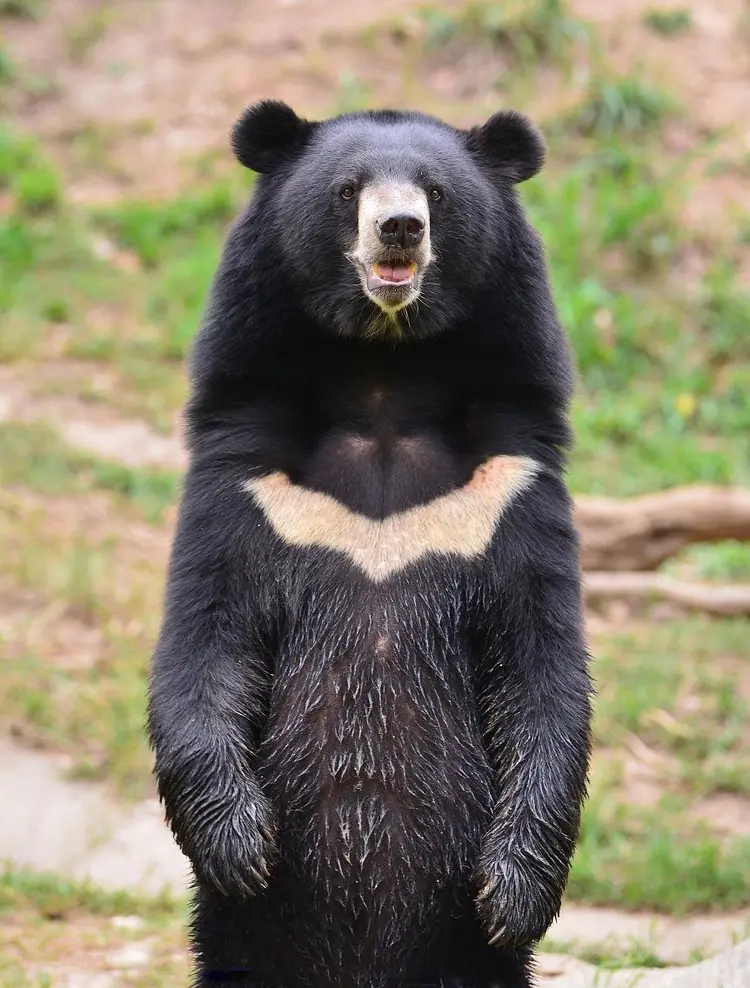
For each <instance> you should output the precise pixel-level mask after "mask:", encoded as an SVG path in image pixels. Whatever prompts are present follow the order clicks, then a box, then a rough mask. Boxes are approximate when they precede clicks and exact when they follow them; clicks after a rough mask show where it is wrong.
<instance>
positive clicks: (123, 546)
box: [0, 491, 167, 797]
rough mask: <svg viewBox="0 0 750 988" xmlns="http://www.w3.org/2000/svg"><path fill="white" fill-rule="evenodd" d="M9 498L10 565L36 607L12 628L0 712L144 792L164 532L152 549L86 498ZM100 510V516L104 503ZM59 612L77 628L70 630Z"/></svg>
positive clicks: (27, 732) (7, 633) (0, 527)
mask: <svg viewBox="0 0 750 988" xmlns="http://www.w3.org/2000/svg"><path fill="white" fill-rule="evenodd" d="M2 507H3V510H2V512H0V542H1V543H2V545H3V570H4V576H5V578H6V580H7V581H8V582H9V583H10V584H11V585H12V586H14V587H16V588H18V589H19V590H20V591H23V592H24V593H26V594H27V595H28V594H31V595H32V599H33V601H34V602H35V606H34V608H33V609H32V610H30V611H27V612H25V614H24V615H20V616H19V618H18V620H17V621H16V622H14V624H13V626H12V627H11V628H8V629H4V630H3V662H2V663H0V698H1V700H0V716H2V718H3V721H4V722H5V723H7V724H9V725H10V726H11V728H12V729H14V730H15V731H16V732H17V733H18V734H19V735H20V736H23V737H24V738H26V739H27V740H33V742H34V743H36V744H42V745H51V746H54V747H55V748H57V749H58V750H63V751H67V752H69V753H70V754H71V755H72V757H73V760H74V770H73V772H74V774H76V775H83V776H86V777H88V778H99V779H101V778H106V779H107V780H108V781H110V782H111V783H112V784H113V785H115V786H116V787H117V788H118V789H119V790H120V791H121V792H122V793H123V794H124V795H127V796H130V795H132V796H138V797H142V796H143V795H144V794H145V793H146V792H148V791H149V786H150V777H151V767H152V757H151V754H150V752H149V750H148V747H147V745H146V741H145V737H144V731H143V724H144V717H145V694H146V673H147V664H148V657H149V655H150V653H151V651H152V649H153V645H154V642H155V640H156V637H157V634H158V623H159V615H160V610H161V608H160V602H161V599H162V592H163V580H164V571H165V566H166V548H167V547H166V545H165V543H164V539H163V538H162V539H159V538H158V537H157V535H156V533H155V535H154V541H153V545H152V546H151V547H150V548H146V547H144V546H143V544H142V543H141V542H140V541H138V540H136V541H134V542H133V541H131V535H130V529H129V527H128V526H127V525H126V524H122V521H123V520H122V519H121V518H119V517H118V516H117V515H116V514H113V515H112V517H111V518H110V519H109V521H107V520H106V519H104V524H102V523H101V522H100V523H99V524H98V525H97V526H92V525H91V524H90V523H87V522H86V520H85V519H86V515H87V505H86V503H85V502H82V503H81V505H80V507H81V515H80V517H78V518H76V516H74V517H73V518H72V519H69V518H66V512H65V511H63V515H62V518H58V516H57V511H53V512H52V513H51V514H50V513H48V512H47V511H46V510H45V502H44V501H40V500H35V499H33V498H32V499H29V498H28V496H25V495H24V494H17V493H15V492H12V491H8V492H4V494H3V504H2ZM93 514H94V515H95V516H98V517H99V518H100V519H101V505H99V506H94V511H93ZM61 617H62V618H64V619H65V620H66V621H67V622H68V625H69V627H70V630H69V631H68V632H65V631H64V630H63V633H62V635H63V636H62V638H60V637H59V635H58V633H57V627H58V626H57V621H59V620H60V618H61ZM71 622H72V624H71ZM84 632H85V635H84V637H83V638H82V639H81V641H82V642H88V644H87V645H86V648H85V650H84V652H81V650H80V648H79V647H78V636H79V635H80V634H82V633H84ZM71 635H73V638H72V640H71Z"/></svg>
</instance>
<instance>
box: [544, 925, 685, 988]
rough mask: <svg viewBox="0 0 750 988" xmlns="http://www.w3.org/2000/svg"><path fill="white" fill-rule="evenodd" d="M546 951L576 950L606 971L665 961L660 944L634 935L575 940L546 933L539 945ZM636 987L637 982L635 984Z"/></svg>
mask: <svg viewBox="0 0 750 988" xmlns="http://www.w3.org/2000/svg"><path fill="white" fill-rule="evenodd" d="M539 949H540V950H541V951H542V952H543V953H549V954H573V955H575V956H576V957H578V958H580V960H582V961H586V962H587V963H589V964H593V965H594V966H595V967H598V968H600V969H601V970H603V971H621V970H623V969H627V968H632V967H646V968H662V967H666V966H667V965H666V962H665V961H664V960H662V958H661V957H660V956H659V954H658V945H656V944H650V943H644V942H641V941H639V940H636V939H632V940H630V941H629V942H627V943H626V944H620V943H617V944H610V943H609V942H607V941H605V942H603V943H599V944H589V945H585V944H576V943H569V942H567V941H560V940H556V939H554V938H553V937H545V938H544V940H542V942H541V943H540V945H539ZM634 988H635V986H634Z"/></svg>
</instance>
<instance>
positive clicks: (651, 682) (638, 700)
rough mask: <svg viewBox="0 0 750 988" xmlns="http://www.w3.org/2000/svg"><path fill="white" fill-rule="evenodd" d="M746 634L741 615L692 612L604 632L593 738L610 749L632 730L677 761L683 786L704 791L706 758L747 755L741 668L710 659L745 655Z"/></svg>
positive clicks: (597, 666) (731, 758) (597, 672)
mask: <svg viewBox="0 0 750 988" xmlns="http://www.w3.org/2000/svg"><path fill="white" fill-rule="evenodd" d="M746 633H747V628H746V623H745V622H744V621H742V620H729V619H727V620H708V619H705V618H699V617H691V618H684V619H681V620H675V621H665V622H663V623H661V624H658V625H654V626H645V627H641V626H638V627H636V628H633V629H630V630H627V631H623V632H621V633H616V632H613V633H612V634H610V635H608V636H607V638H606V639H605V640H603V641H601V642H599V643H598V646H597V649H596V660H595V664H594V670H595V675H596V679H597V681H598V684H599V697H598V703H597V711H596V724H595V730H596V737H597V739H598V741H599V742H600V743H602V744H604V745H605V746H607V747H608V748H614V747H617V746H619V745H622V743H623V741H624V740H625V736H626V735H627V734H628V733H630V734H635V735H637V736H638V737H639V738H640V739H641V740H642V741H643V742H645V743H646V744H647V745H648V746H649V747H650V748H651V749H653V750H654V751H655V752H657V753H658V752H661V753H663V754H665V755H671V756H675V757H676V758H677V759H679V760H680V761H681V763H682V765H683V773H682V775H683V779H682V782H683V784H684V785H685V784H687V785H690V786H691V788H692V791H693V792H694V793H696V794H699V793H700V792H701V791H705V790H703V786H704V785H705V776H704V774H703V773H702V772H701V769H702V767H703V766H704V765H705V763H706V761H707V760H708V759H725V760H726V761H728V762H730V763H731V762H732V761H737V760H738V759H742V757H743V755H744V739H743V728H744V724H745V722H746V718H747V715H748V710H747V703H746V701H745V700H744V699H743V696H742V693H741V691H740V690H739V688H738V685H739V669H738V668H737V666H736V664H733V663H731V662H730V663H726V662H725V663H724V664H723V665H721V666H718V667H717V665H716V663H715V661H714V660H715V656H716V654H717V653H718V654H720V655H724V656H740V655H743V654H744V651H745V649H746V645H745V644H743V640H744V637H745V636H746ZM655 655H658V656H659V661H658V662H654V656H655ZM625 657H627V660H625ZM691 773H695V776H694V779H695V782H694V784H691V783H690V779H691V777H692V775H691ZM701 776H703V779H701ZM699 780H701V781H700V782H699ZM669 781H670V780H665V785H667V786H668V785H669ZM714 787H715V783H712V784H711V786H710V788H711V789H713V788H714Z"/></svg>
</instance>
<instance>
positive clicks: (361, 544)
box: [246, 456, 537, 582]
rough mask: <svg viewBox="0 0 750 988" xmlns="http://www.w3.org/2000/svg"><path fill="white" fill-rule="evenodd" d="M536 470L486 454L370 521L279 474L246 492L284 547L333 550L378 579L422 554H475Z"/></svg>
mask: <svg viewBox="0 0 750 988" xmlns="http://www.w3.org/2000/svg"><path fill="white" fill-rule="evenodd" d="M349 469H350V470H351V474H352V477H351V481H350V482H351V484H353V485H354V484H356V483H357V482H360V483H373V478H372V477H371V476H369V477H368V476H365V477H361V476H360V477H359V478H357V477H356V471H355V470H354V468H353V467H352V468H349ZM372 469H373V470H374V468H372ZM536 469H537V466H536V464H535V462H534V461H533V460H531V459H529V458H526V457H515V456H493V457H490V458H489V459H487V460H486V461H485V462H484V463H482V464H481V465H480V466H479V467H477V469H476V470H475V471H474V472H473V474H472V476H471V477H470V479H469V480H468V482H466V483H464V484H461V485H457V486H454V487H453V488H451V489H449V490H448V491H447V492H446V493H441V494H438V495H436V496H434V497H431V498H428V499H426V500H424V501H423V502H421V503H418V504H414V505H412V506H411V507H408V508H405V509H402V510H395V511H390V512H387V513H384V514H382V516H376V517H372V516H371V515H369V514H365V513H363V512H360V511H357V510H354V509H352V508H351V507H349V506H348V505H347V504H346V503H345V501H344V500H343V499H341V498H339V497H337V496H335V494H332V493H325V492H323V491H321V490H315V489H313V488H311V487H307V486H305V485H303V484H299V483H293V482H292V481H291V480H290V478H289V477H288V476H287V475H286V474H284V473H282V472H275V473H271V474H266V475H265V476H263V477H256V478H253V479H251V480H249V481H248V482H247V484H246V489H247V491H248V492H249V493H250V494H251V496H252V497H253V499H254V501H255V502H256V504H257V505H258V506H259V507H260V509H261V510H262V512H263V514H264V515H265V517H266V520H267V521H268V523H269V524H270V526H271V528H272V529H273V530H274V532H275V533H276V535H277V536H278V537H279V538H280V539H281V540H282V541H284V542H285V543H286V544H287V545H289V546H291V547H297V548H313V547H319V548H322V549H330V550H334V551H335V552H337V553H339V554H341V555H343V556H344V557H346V558H347V559H348V560H349V561H350V562H352V563H354V564H355V565H356V566H357V568H358V569H359V570H360V571H361V572H363V573H364V574H365V575H366V576H367V577H369V578H370V580H372V581H374V582H380V581H382V580H385V579H387V578H388V577H391V576H393V575H395V574H396V573H398V572H399V571H401V570H403V569H405V568H406V567H407V566H409V565H411V564H412V563H416V562H418V561H420V560H422V559H423V558H425V557H428V556H442V557H446V556H447V557H462V558H465V559H472V558H476V557H479V556H481V555H482V554H483V553H484V552H486V550H487V548H488V546H489V544H490V542H491V540H492V536H493V533H494V531H495V528H496V526H497V523H498V521H499V519H500V517H501V515H502V514H503V512H504V511H505V510H506V509H507V508H508V506H509V505H510V503H511V501H512V500H513V498H514V497H515V496H516V495H518V494H519V493H520V492H521V491H522V490H524V489H525V488H526V487H527V486H528V485H529V484H530V483H531V481H532V479H533V477H534V475H535V473H536ZM363 472H364V471H363Z"/></svg>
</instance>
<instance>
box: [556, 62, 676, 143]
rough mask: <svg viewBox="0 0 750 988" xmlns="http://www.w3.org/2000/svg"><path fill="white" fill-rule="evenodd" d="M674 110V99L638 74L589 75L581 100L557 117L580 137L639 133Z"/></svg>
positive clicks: (638, 134)
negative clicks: (564, 113) (620, 76)
mask: <svg viewBox="0 0 750 988" xmlns="http://www.w3.org/2000/svg"><path fill="white" fill-rule="evenodd" d="M677 110H678V105H677V103H676V101H675V100H674V99H673V98H672V97H671V96H670V95H669V94H668V93H665V92H663V91H662V90H661V89H659V88H658V87H656V86H655V85H653V83H649V82H647V81H645V80H644V79H643V78H642V77H640V76H638V75H629V76H624V77H622V78H620V79H612V78H610V77H609V76H606V75H605V76H597V77H595V78H594V79H593V81H592V83H591V85H590V87H589V92H588V95H587V96H586V98H585V99H584V101H583V102H582V103H581V105H580V106H578V107H577V108H576V109H575V110H574V111H572V112H571V113H569V114H567V115H566V116H565V117H564V118H563V120H562V121H561V125H562V126H563V127H564V129H565V130H566V131H567V132H568V133H570V132H571V131H572V132H573V133H576V134H579V135H580V136H582V137H597V138H611V137H613V136H615V135H623V136H624V135H628V134H629V135H633V136H640V135H644V134H649V133H650V132H652V131H653V130H655V129H656V128H658V127H659V126H660V125H661V124H662V123H663V122H664V121H665V120H666V119H667V118H668V117H669V116H671V115H673V114H675V113H676V112H677Z"/></svg>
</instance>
